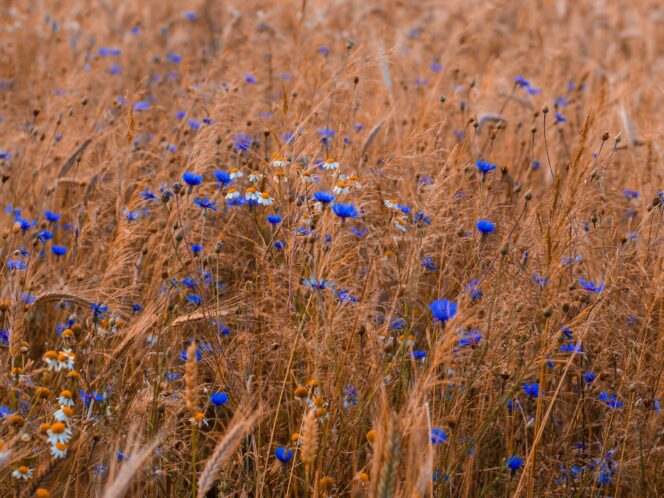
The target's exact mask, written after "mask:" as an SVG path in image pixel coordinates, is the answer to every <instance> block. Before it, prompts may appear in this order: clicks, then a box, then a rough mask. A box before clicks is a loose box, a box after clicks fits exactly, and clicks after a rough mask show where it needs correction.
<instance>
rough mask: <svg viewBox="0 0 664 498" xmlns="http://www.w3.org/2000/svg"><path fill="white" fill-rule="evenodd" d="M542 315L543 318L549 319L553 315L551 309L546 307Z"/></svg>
mask: <svg viewBox="0 0 664 498" xmlns="http://www.w3.org/2000/svg"><path fill="white" fill-rule="evenodd" d="M542 314H543V315H544V318H551V315H553V310H552V309H551V307H550V306H547V307H546V308H544V310H543V311H542Z"/></svg>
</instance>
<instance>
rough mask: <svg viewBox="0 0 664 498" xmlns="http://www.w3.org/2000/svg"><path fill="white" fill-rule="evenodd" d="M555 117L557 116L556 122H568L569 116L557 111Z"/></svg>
mask: <svg viewBox="0 0 664 498" xmlns="http://www.w3.org/2000/svg"><path fill="white" fill-rule="evenodd" d="M554 117H555V118H556V123H567V118H566V117H565V116H563V115H562V114H561V113H559V112H557V113H555V114H554Z"/></svg>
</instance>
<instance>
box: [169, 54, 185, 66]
mask: <svg viewBox="0 0 664 498" xmlns="http://www.w3.org/2000/svg"><path fill="white" fill-rule="evenodd" d="M166 60H167V61H168V62H172V63H173V64H179V63H180V62H182V56H181V55H179V54H174V53H173V52H169V53H168V54H166Z"/></svg>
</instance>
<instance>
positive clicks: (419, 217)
mask: <svg viewBox="0 0 664 498" xmlns="http://www.w3.org/2000/svg"><path fill="white" fill-rule="evenodd" d="M413 223H415V224H419V225H421V224H422V223H423V224H425V225H431V217H429V216H428V215H427V214H425V212H424V211H418V212H417V213H415V215H414V216H413Z"/></svg>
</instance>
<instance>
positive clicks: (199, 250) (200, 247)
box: [191, 244, 203, 254]
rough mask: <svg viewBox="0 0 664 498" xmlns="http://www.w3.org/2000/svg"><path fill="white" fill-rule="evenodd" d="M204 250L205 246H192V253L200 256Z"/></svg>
mask: <svg viewBox="0 0 664 498" xmlns="http://www.w3.org/2000/svg"><path fill="white" fill-rule="evenodd" d="M202 250H203V246H202V245H200V244H191V252H193V253H194V254H198V253H200V252H201V251H202Z"/></svg>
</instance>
